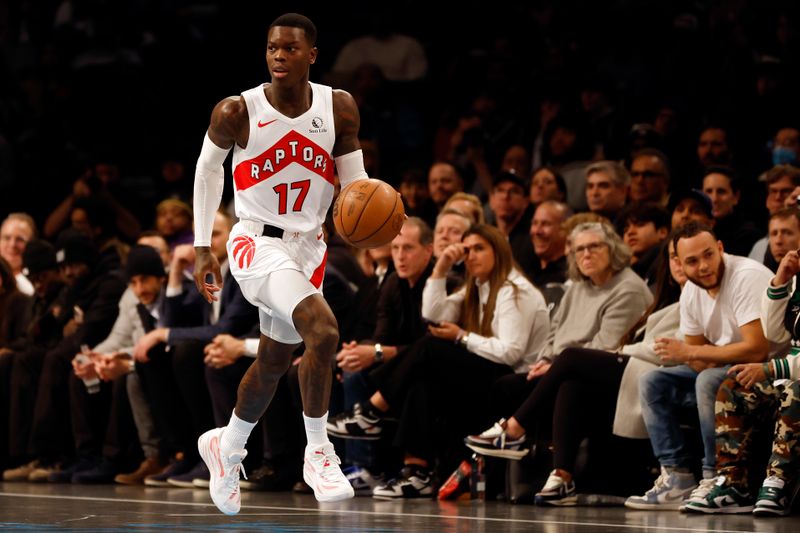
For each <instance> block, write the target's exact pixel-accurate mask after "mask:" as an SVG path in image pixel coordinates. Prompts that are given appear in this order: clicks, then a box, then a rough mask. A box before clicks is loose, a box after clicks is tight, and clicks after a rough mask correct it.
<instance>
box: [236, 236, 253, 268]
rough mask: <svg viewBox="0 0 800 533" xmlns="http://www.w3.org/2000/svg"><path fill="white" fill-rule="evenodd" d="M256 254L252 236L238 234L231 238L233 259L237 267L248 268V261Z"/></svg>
mask: <svg viewBox="0 0 800 533" xmlns="http://www.w3.org/2000/svg"><path fill="white" fill-rule="evenodd" d="M255 255H256V242H255V241H254V240H253V239H252V237H248V236H247V235H239V236H238V237H236V238H235V239H233V259H234V261H236V263H237V264H238V265H239V268H250V263H251V262H252V261H253V257H254V256H255Z"/></svg>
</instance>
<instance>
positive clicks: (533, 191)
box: [529, 167, 567, 207]
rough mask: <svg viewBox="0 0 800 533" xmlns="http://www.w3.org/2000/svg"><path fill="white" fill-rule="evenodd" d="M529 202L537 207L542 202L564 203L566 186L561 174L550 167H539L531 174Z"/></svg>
mask: <svg viewBox="0 0 800 533" xmlns="http://www.w3.org/2000/svg"><path fill="white" fill-rule="evenodd" d="M529 193H530V201H531V204H533V206H534V207H538V206H539V204H541V203H542V202H544V201H547V200H556V201H557V202H564V201H565V200H566V198H567V184H566V183H565V182H564V178H563V177H561V174H559V173H558V172H556V171H555V170H553V169H552V168H550V167H541V168H538V169H536V170H534V171H533V174H531V187H530V191H529Z"/></svg>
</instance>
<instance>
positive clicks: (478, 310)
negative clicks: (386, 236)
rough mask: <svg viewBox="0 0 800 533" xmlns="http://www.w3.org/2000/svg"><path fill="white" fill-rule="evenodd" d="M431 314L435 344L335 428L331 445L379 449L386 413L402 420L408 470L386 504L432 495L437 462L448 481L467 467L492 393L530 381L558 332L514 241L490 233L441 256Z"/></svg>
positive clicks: (389, 375)
mask: <svg viewBox="0 0 800 533" xmlns="http://www.w3.org/2000/svg"><path fill="white" fill-rule="evenodd" d="M462 260H463V261H464V266H465V267H466V280H465V283H464V286H463V287H461V288H460V289H459V290H457V291H456V292H455V293H453V294H451V295H450V296H448V295H447V293H446V289H445V281H446V279H445V278H446V274H447V272H448V271H449V270H450V268H451V267H452V266H453V264H455V263H457V262H459V261H462ZM422 315H423V317H425V319H427V320H428V321H429V322H430V325H429V331H430V335H429V336H426V337H424V338H422V339H421V340H420V341H418V342H417V343H416V344H415V345H414V346H413V347H412V348H411V349H409V350H408V352H407V353H406V354H405V355H404V356H403V357H400V358H395V359H393V360H391V361H389V362H388V363H386V364H384V365H382V366H381V367H379V368H378V369H376V370H375V371H373V372H372V373H371V374H370V379H371V380H372V382H373V383H374V384H375V386H376V392H375V394H373V396H372V397H371V398H370V400H369V402H368V403H367V404H361V405H358V404H357V405H356V406H355V407H354V409H353V411H351V412H348V413H344V414H342V415H339V416H338V417H335V418H332V419H331V420H330V421H329V422H328V433H329V434H331V435H332V436H338V437H342V438H351V439H352V438H356V439H358V438H360V439H369V440H377V439H378V438H380V436H381V434H382V432H383V429H384V423H383V421H384V418H385V417H386V415H387V413H389V412H392V414H394V415H395V416H397V417H398V418H399V427H398V430H397V434H396V436H395V445H396V446H398V447H400V448H401V449H403V450H404V452H405V459H404V465H405V466H404V468H403V470H402V471H401V473H400V475H399V476H398V477H397V478H395V479H393V480H392V481H390V482H389V483H386V484H384V485H379V486H376V487H375V489H374V490H373V495H374V496H376V497H380V498H403V497H420V496H421V497H426V496H430V495H431V494H432V491H433V487H432V486H431V472H430V465H431V464H432V462H433V460H434V459H436V458H439V459H440V462H441V467H442V471H443V472H449V471H450V470H452V468H454V467H455V465H457V464H458V462H459V461H460V460H461V459H463V457H462V455H463V454H464V453H465V451H466V450H465V449H464V448H463V445H460V441H461V439H460V438H459V435H463V434H464V433H463V429H464V428H467V427H476V428H480V427H485V425H484V426H481V423H482V422H484V421H486V420H487V419H488V420H491V414H490V413H489V412H488V410H487V405H488V389H489V386H490V385H491V383H493V382H494V380H496V379H497V378H499V377H500V376H503V375H506V374H510V373H512V372H526V371H527V368H528V366H529V365H530V364H531V363H532V362H533V360H534V359H535V357H536V356H537V354H538V353H539V350H540V349H541V347H542V345H543V344H544V342H545V339H546V337H547V334H548V331H549V326H550V321H549V316H548V311H547V305H546V303H545V301H544V298H543V297H542V295H541V293H540V292H539V291H538V290H537V289H536V288H535V287H534V286H533V285H532V284H531V283H530V282H529V281H528V280H527V279H526V278H525V277H524V276H523V275H522V274H521V273H520V272H519V269H518V268H517V267H516V266H515V263H514V260H513V258H512V255H511V248H510V246H509V244H508V241H507V240H506V238H505V236H504V235H503V234H502V233H500V231H499V230H498V229H496V228H494V227H493V226H489V225H477V226H473V227H472V228H471V229H470V230H469V231H467V232H466V233H465V234H464V237H463V239H462V241H461V242H460V243H456V244H452V245H450V246H449V247H448V248H447V249H446V250H445V252H444V253H443V254H442V255H441V256H440V257H439V259H438V260H437V262H436V265H435V266H434V269H433V273H432V274H431V276H430V278H429V279H428V281H427V282H426V285H425V289H424V291H423V296H422ZM445 454H446V455H445ZM451 467H452V468H451Z"/></svg>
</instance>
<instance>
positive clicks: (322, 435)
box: [303, 411, 330, 446]
mask: <svg viewBox="0 0 800 533" xmlns="http://www.w3.org/2000/svg"><path fill="white" fill-rule="evenodd" d="M303 423H304V424H305V426H306V439H307V440H308V445H309V446H322V445H323V444H328V442H330V441H328V431H327V430H326V429H325V424H327V423H328V412H327V411H326V412H325V414H324V415H322V416H321V417H320V418H309V417H307V416H306V414H305V413H303Z"/></svg>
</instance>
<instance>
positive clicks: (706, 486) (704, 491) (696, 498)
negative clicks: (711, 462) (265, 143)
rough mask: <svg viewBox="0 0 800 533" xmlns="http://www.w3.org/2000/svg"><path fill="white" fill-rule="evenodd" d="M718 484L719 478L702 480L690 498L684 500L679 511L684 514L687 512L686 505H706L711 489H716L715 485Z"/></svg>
mask: <svg viewBox="0 0 800 533" xmlns="http://www.w3.org/2000/svg"><path fill="white" fill-rule="evenodd" d="M716 482H717V478H715V477H712V478H703V479H701V480H700V484H699V485H697V488H696V489H694V490H693V491H692V493H691V494H690V495H689V497H688V498H687V499H685V500H683V503H681V505H680V507H678V510H679V511H680V512H682V513H685V512H686V504H688V503H704V502H705V501H706V496H708V493H709V492H711V489H713V488H714V485H715V484H716Z"/></svg>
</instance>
